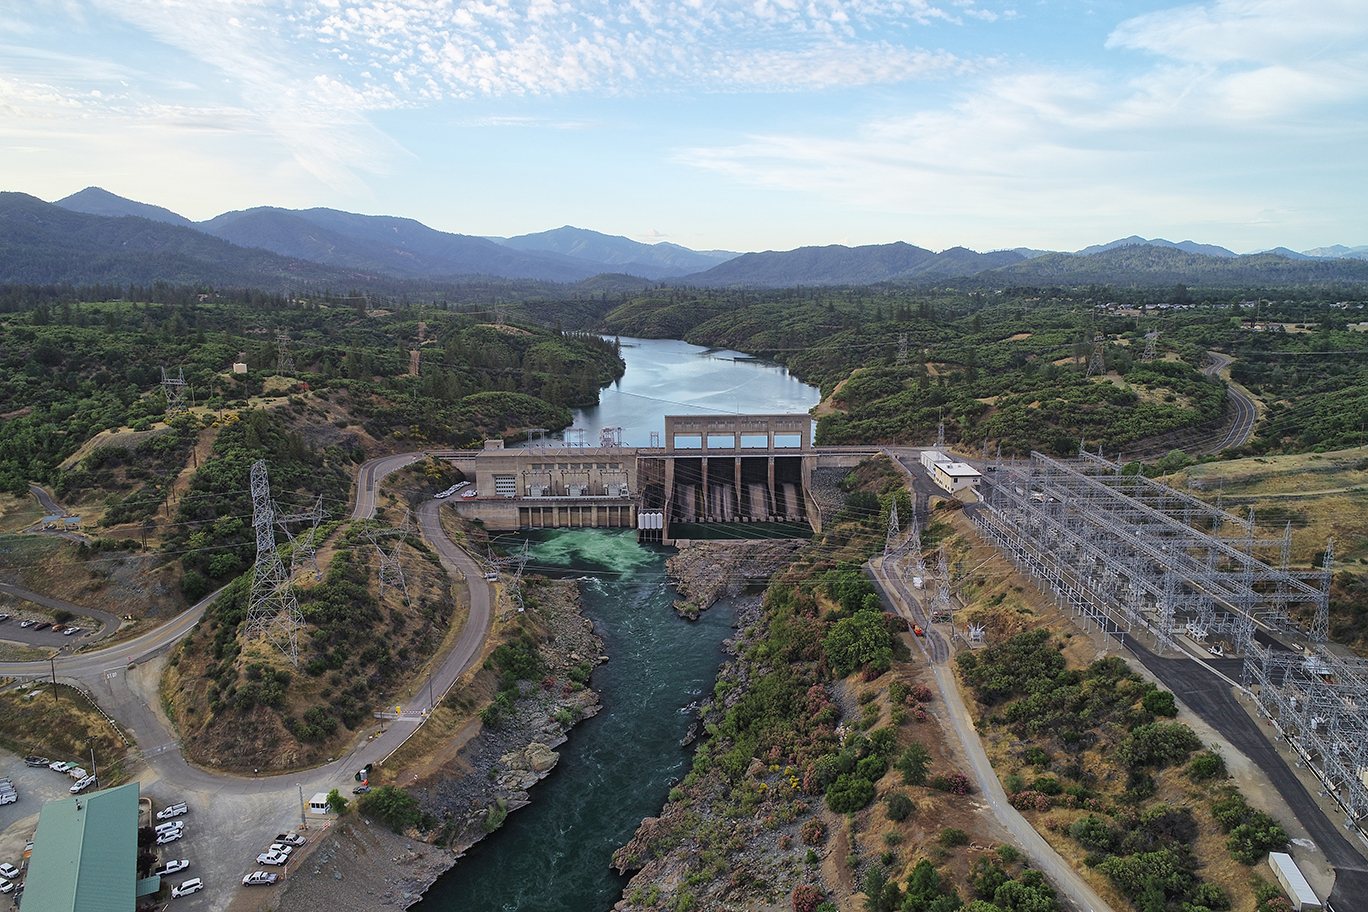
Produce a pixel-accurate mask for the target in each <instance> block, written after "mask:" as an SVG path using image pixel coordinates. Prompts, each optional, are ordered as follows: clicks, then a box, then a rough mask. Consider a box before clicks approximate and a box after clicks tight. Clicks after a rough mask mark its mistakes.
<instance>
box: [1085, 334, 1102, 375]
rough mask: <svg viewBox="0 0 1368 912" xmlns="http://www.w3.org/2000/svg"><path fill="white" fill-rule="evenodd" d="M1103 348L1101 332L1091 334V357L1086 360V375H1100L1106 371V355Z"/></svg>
mask: <svg viewBox="0 0 1368 912" xmlns="http://www.w3.org/2000/svg"><path fill="white" fill-rule="evenodd" d="M1105 349H1106V342H1105V337H1104V336H1103V335H1102V334H1101V333H1097V334H1096V335H1094V336H1093V350H1092V358H1090V359H1089V360H1088V373H1087V376H1089V377H1091V376H1093V375H1096V376H1099V377H1100V376H1102V375H1103V374H1105V373H1106V372H1107V356H1106V351H1105Z"/></svg>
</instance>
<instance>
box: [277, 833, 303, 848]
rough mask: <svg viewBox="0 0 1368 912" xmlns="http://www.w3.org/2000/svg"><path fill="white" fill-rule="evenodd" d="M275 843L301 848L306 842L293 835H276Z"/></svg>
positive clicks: (300, 837)
mask: <svg viewBox="0 0 1368 912" xmlns="http://www.w3.org/2000/svg"><path fill="white" fill-rule="evenodd" d="M275 841H276V842H283V843H285V844H286V845H292V846H302V845H303V844H304V843H305V842H306V841H307V840H305V839H304V837H303V836H299V835H297V834H295V833H276V838H275Z"/></svg>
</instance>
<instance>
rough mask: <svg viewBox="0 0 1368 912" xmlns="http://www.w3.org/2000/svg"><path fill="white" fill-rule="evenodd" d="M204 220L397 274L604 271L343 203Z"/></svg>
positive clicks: (543, 275)
mask: <svg viewBox="0 0 1368 912" xmlns="http://www.w3.org/2000/svg"><path fill="white" fill-rule="evenodd" d="M197 227H198V228H199V229H200V230H201V231H204V232H206V233H208V234H211V235H214V236H215V237H220V238H223V239H225V240H228V241H232V242H233V243H234V244H238V245H240V246H243V247H261V248H263V249H266V250H270V251H272V252H274V253H279V254H282V255H285V256H297V257H300V258H303V259H309V260H313V261H315V262H319V263H325V264H327V265H330V266H342V267H346V268H349V269H358V270H365V271H370V272H377V273H380V274H382V275H386V276H390V277H393V278H416V277H420V276H423V277H443V276H447V277H450V276H457V275H494V276H499V277H502V278H507V279H537V280H542V281H552V282H575V281H578V280H580V279H586V278H589V277H590V276H593V275H596V274H598V273H600V272H603V271H604V266H603V264H600V263H592V262H588V261H585V260H576V259H573V258H571V257H565V256H561V255H560V254H556V253H545V252H531V253H525V252H521V251H517V250H510V249H509V248H507V247H504V246H501V245H499V244H496V243H494V242H493V241H489V240H486V239H484V238H479V237H471V236H468V235H462V234H450V233H448V232H445V231H437V230H436V229H433V228H429V227H427V226H426V225H424V224H422V223H421V222H417V221H414V220H413V219H405V218H393V217H390V216H379V215H357V214H355V213H351V212H341V211H338V210H336V209H303V210H289V209H273V208H269V207H262V208H258V209H247V210H245V211H241V212H226V213H224V214H222V215H219V216H217V217H215V218H212V219H210V220H209V221H207V222H201V223H200V224H199V225H198V226H197Z"/></svg>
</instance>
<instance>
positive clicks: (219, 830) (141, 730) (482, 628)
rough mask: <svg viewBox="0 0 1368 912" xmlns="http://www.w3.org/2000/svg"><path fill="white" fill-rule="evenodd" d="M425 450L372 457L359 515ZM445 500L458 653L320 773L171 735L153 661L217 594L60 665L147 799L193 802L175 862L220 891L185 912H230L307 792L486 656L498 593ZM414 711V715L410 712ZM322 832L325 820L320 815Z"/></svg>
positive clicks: (347, 781)
mask: <svg viewBox="0 0 1368 912" xmlns="http://www.w3.org/2000/svg"><path fill="white" fill-rule="evenodd" d="M418 458H421V457H420V455H419V454H403V455H400V456H388V457H383V458H381V459H375V460H371V461H369V462H367V463H365V464H364V465H362V466H361V467H360V469H359V470H358V472H357V481H358V485H357V503H356V508H355V509H354V511H353V514H352V516H353V518H356V519H364V518H368V517H370V516H373V515H374V512H375V503H376V490H377V488H378V486H379V483H380V481H381V479H383V478H384V476H385V475H387V474H388V473H389V472H392V471H394V470H395V469H398V468H401V467H402V466H404V465H407V464H409V463H411V462H413V461H415V460H416V459H418ZM439 508H440V501H429V502H428V503H425V504H424V505H423V507H422V508H420V510H419V522H420V529H421V531H422V534H423V535H424V536H425V538H426V539H427V540H428V542H429V543H431V544H432V546H433V548H434V549H435V550H436V552H437V554H438V557H439V558H440V559H441V561H442V564H443V566H444V567H446V568H447V570H448V572H452V573H453V575H456V574H459V575H461V576H463V577H464V578H465V579H466V580H468V581H469V582H470V586H469V590H470V598H471V607H470V616H469V619H468V621H467V623H466V625H465V628H464V629H463V630H462V632H461V635H460V637H459V638H458V640H457V642H456V644H455V645H454V646H453V648H452V649H451V651H450V652H449V653H448V654H447V655H446V656H444V657H443V658H442V660H441V662H440V664H439V665H438V667H437V668H436V669H435V670H434V672H433V675H432V680H431V682H430V687H429V684H428V683H427V682H423V683H420V684H419V685H418V686H417V688H416V692H415V694H414V696H413V701H412V702H410V703H408V704H407V705H405V716H404V717H403V718H401V719H398V720H396V721H395V722H393V723H390V724H388V725H387V726H386V727H385V729H384V731H383V733H379V734H376V735H375V736H373V737H369V738H368V739H367V740H364V741H360V742H359V743H357V744H356V745H354V746H353V748H352V749H351V750H350V751H349V752H348V753H346V754H344V755H343V756H342V757H339V758H337V759H336V760H334V761H331V762H329V763H328V764H326V765H324V766H322V767H319V768H316V769H313V770H302V771H298V772H295V773H286V774H282V775H275V776H257V777H241V776H234V775H227V774H221V773H216V772H214V771H212V770H205V769H200V768H197V767H194V766H191V765H190V764H189V763H187V762H186V760H185V758H184V756H183V755H182V753H181V750H180V744H179V743H178V742H177V740H176V739H175V736H174V735H173V734H172V732H173V728H172V726H171V724H170V722H169V721H168V720H167V719H166V718H165V717H164V716H163V714H162V712H161V708H160V696H159V685H160V669H161V665H160V663H157V662H153V663H148V664H144V662H145V660H147V659H150V658H153V657H155V656H157V655H158V654H160V653H161V652H163V651H164V650H166V649H167V648H169V647H170V646H172V645H173V644H175V643H176V642H179V641H180V639H181V638H182V637H184V636H185V634H186V633H188V632H189V630H190V629H191V628H192V627H193V626H194V625H195V624H196V623H197V622H198V621H199V619H200V617H202V616H203V613H204V609H205V607H206V606H207V605H208V604H209V603H210V602H212V601H213V599H214V598H215V597H216V596H217V595H218V593H213V594H212V595H210V596H208V597H206V598H205V599H204V600H203V601H201V602H200V603H199V604H197V605H195V606H194V607H193V608H191V609H190V610H188V611H186V612H184V613H182V614H181V615H180V616H179V617H177V618H176V619H175V620H173V621H171V622H170V623H168V624H165V625H163V626H162V627H159V628H157V629H156V630H153V631H150V632H149V633H146V634H144V635H142V636H140V637H137V638H136V639H133V640H129V641H127V642H125V643H120V644H117V645H115V646H111V647H106V648H103V649H98V650H92V651H90V652H87V653H83V654H81V655H78V656H72V657H67V658H63V659H60V660H58V662H57V676H58V678H59V680H64V681H65V682H67V683H72V684H75V685H77V686H79V687H81V688H82V689H84V690H86V691H87V692H89V693H90V694H91V696H92V697H93V699H94V700H95V702H96V703H98V704H99V705H100V707H101V708H103V709H104V710H105V711H106V712H108V713H109V714H110V715H111V716H112V717H114V718H115V719H116V720H117V721H118V722H119V724H120V725H121V726H123V728H124V730H125V731H126V732H128V733H130V734H131V735H132V736H133V737H134V738H135V739H136V741H137V744H138V748H139V751H140V753H141V754H142V756H143V759H144V760H145V761H146V763H147V766H148V770H149V772H148V774H146V775H144V776H143V777H142V782H143V789H142V790H143V794H145V795H149V794H150V795H151V796H152V797H153V798H154V799H155V800H156V802H157V804H158V806H161V805H164V804H168V803H172V802H175V801H186V802H187V803H188V804H189V805H190V808H191V811H192V814H191V815H190V816H189V817H188V818H187V831H193V832H195V833H196V835H195V837H194V839H193V840H191V839H190V838H188V837H187V840H186V841H185V842H176V843H172V844H171V846H169V847H168V849H169V853H168V854H167V855H166V857H183V856H184V855H185V854H187V853H190V854H193V855H196V856H198V859H199V860H198V861H196V862H195V864H194V868H193V869H192V870H190V871H189V872H188V874H187V876H194V875H199V874H203V875H204V876H205V879H206V882H208V883H210V887H211V889H209V890H205V891H204V892H203V893H200V894H197V895H196V896H194V897H191V898H189V899H182V900H179V901H178V908H181V909H183V910H185V912H195V910H198V909H212V910H214V912H222V910H224V909H226V907H227V906H228V904H229V903H230V902H231V901H232V898H233V896H234V895H235V893H236V890H234V889H226V888H225V887H226V886H228V885H230V884H231V885H235V884H236V883H237V882H239V881H240V879H241V876H242V874H243V873H245V872H246V871H248V870H251V869H252V868H253V866H252V865H250V864H248V862H250V861H251V859H252V857H253V856H254V855H255V854H256V852H257V851H260V850H262V849H264V848H265V844H266V843H267V842H269V841H270V840H269V837H270V836H271V835H273V834H274V833H275V832H277V831H278V830H282V829H287V828H290V827H292V826H295V825H298V824H299V823H300V817H301V814H300V810H299V804H300V799H299V796H300V795H301V794H302V795H303V797H304V798H305V799H307V798H308V797H310V796H311V795H312V794H313V793H314V792H319V791H328V790H329V789H332V788H338V789H341V790H342V791H343V792H344V793H345V792H347V791H348V790H349V789H350V788H351V786H352V785H353V781H352V774H353V773H354V772H355V771H356V770H358V769H360V768H361V767H363V766H366V765H367V764H371V763H377V762H379V761H380V760H382V759H383V758H385V757H388V756H389V755H390V754H391V753H393V752H394V750H396V749H397V748H398V747H399V746H400V745H401V744H402V743H403V742H404V741H405V740H406V739H407V738H408V737H409V736H411V735H412V733H413V732H414V730H416V728H417V727H418V726H419V724H421V721H422V720H423V719H424V718H425V716H424V711H425V710H426V709H427V708H428V706H427V702H428V694H429V692H431V694H432V696H433V698H434V699H440V698H441V696H442V695H443V694H444V693H445V692H446V690H447V689H449V688H450V687H451V685H452V684H453V683H454V682H455V681H456V680H457V679H458V678H459V677H460V675H461V674H462V673H464V672H465V671H466V670H467V669H468V668H470V667H471V666H472V665H473V664H474V663H475V662H476V661H477V660H478V658H479V655H480V652H481V649H482V645H483V641H484V638H485V636H486V635H487V634H488V632H489V629H490V626H491V624H492V620H493V604H494V599H493V597H492V587H491V586H489V585H488V584H487V583H485V581H484V579H483V577H482V574H481V573H480V569H479V567H478V566H477V565H476V563H475V562H474V560H472V559H471V558H470V557H469V556H468V555H466V554H465V552H463V551H461V550H460V549H459V548H457V547H456V546H455V545H454V544H453V543H452V542H451V540H450V539H448V538H447V537H446V535H445V534H444V533H443V532H442V530H441V525H440V523H439V522H438V510H439ZM48 674H49V664H48V663H47V662H7V663H0V675H13V676H16V677H42V676H46V675H48ZM410 713H411V714H410ZM310 822H311V823H312V824H314V825H315V827H316V826H317V824H318V823H319V821H318V820H317V819H312V820H311V821H310Z"/></svg>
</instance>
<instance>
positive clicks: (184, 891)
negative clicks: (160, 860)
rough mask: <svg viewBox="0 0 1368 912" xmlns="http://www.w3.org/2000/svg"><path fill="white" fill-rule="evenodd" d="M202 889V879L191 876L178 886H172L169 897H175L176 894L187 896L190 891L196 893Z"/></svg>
mask: <svg viewBox="0 0 1368 912" xmlns="http://www.w3.org/2000/svg"><path fill="white" fill-rule="evenodd" d="M203 889H204V881H202V880H200V879H199V878H198V877H192V878H190V879H189V880H187V881H185V882H184V883H182V884H181V885H180V886H179V887H172V888H171V898H172V899H175V898H176V897H178V896H189V895H190V894H191V893H198V892H199V891H200V890H203Z"/></svg>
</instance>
